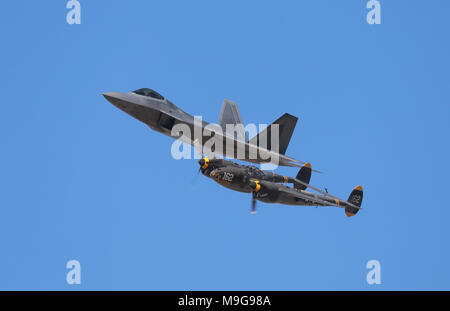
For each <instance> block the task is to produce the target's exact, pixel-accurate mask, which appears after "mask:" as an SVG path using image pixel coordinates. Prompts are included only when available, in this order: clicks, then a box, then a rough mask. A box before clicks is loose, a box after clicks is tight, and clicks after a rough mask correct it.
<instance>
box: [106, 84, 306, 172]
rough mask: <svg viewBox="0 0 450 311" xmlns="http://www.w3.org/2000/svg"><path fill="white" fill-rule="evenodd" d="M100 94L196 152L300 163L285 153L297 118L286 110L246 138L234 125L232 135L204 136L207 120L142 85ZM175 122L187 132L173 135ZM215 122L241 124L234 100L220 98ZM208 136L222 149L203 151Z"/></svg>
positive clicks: (283, 164)
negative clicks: (251, 136)
mask: <svg viewBox="0 0 450 311" xmlns="http://www.w3.org/2000/svg"><path fill="white" fill-rule="evenodd" d="M103 96H104V97H105V98H106V99H107V100H108V101H109V102H110V103H111V104H113V105H114V106H116V107H117V108H119V109H121V110H123V111H124V112H126V113H127V114H129V115H131V116H132V117H134V118H136V119H138V120H139V121H141V122H143V123H145V124H147V125H148V126H149V127H150V128H151V129H153V130H155V131H157V132H160V133H162V134H165V135H167V136H170V137H173V138H175V139H180V140H181V141H183V142H185V143H188V144H190V145H192V146H194V148H196V150H197V151H199V153H200V154H205V153H206V154H214V156H217V157H222V156H223V157H225V156H226V157H229V158H235V159H240V160H243V161H248V162H253V163H273V164H276V165H280V166H295V167H301V165H300V164H303V163H304V162H302V161H299V160H296V159H294V158H291V157H288V156H286V155H285V152H286V149H287V147H288V145H289V141H290V139H291V136H292V133H293V131H294V129H295V125H296V123H297V120H298V118H297V117H295V116H292V115H290V114H288V113H285V114H284V115H283V116H281V117H280V118H279V119H277V120H276V121H275V122H273V123H272V124H271V125H270V126H268V127H267V128H265V129H264V130H263V131H261V132H260V133H259V134H257V135H256V136H255V137H253V138H252V139H250V140H249V139H248V138H247V135H246V132H245V130H244V127H243V126H242V127H237V128H238V130H237V131H236V132H234V134H233V135H229V133H227V132H226V131H225V132H224V131H215V130H212V131H211V130H210V133H211V132H213V135H206V133H208V131H206V132H205V131H204V130H205V127H207V126H208V125H209V124H210V123H208V122H205V121H203V120H202V121H201V122H196V121H195V120H194V117H193V116H192V115H190V114H188V113H186V112H184V111H183V110H181V109H180V108H178V107H177V106H175V105H174V104H173V103H172V102H170V101H169V100H168V99H166V98H165V97H164V96H162V95H161V94H159V93H157V92H156V91H154V90H151V89H147V88H143V89H139V90H136V91H133V92H130V93H116V92H108V93H104V94H103ZM179 124H182V125H183V124H184V125H186V126H187V127H188V128H189V131H190V135H186V133H184V132H183V133H178V135H174V133H173V131H172V129H173V128H174V127H175V126H176V125H179ZM218 124H219V125H220V126H221V127H222V128H223V129H225V127H226V125H227V124H231V125H242V119H241V115H240V113H239V109H238V107H237V104H236V103H233V102H231V101H229V100H224V103H223V105H222V110H221V114H220V118H219V122H218ZM273 126H277V127H278V134H279V135H278V137H276V130H275V129H274V127H273ZM239 129H240V130H239ZM272 131H273V133H274V134H273V135H272ZM196 132H197V133H200V134H199V137H195V135H192V133H196ZM212 136H214V137H216V138H220V139H221V141H222V142H223V148H222V151H220V148H211V150H206V151H205V148H207V146H205V143H206V142H207V141H208V139H210V138H211V137H212ZM272 136H274V137H275V139H276V141H274V140H273V139H271V137H272ZM277 142H278V143H277ZM277 145H278V146H277ZM227 146H234V147H233V151H234V153H233V154H229V153H228V152H227ZM277 149H278V150H277ZM228 150H230V149H228ZM242 155H243V156H242Z"/></svg>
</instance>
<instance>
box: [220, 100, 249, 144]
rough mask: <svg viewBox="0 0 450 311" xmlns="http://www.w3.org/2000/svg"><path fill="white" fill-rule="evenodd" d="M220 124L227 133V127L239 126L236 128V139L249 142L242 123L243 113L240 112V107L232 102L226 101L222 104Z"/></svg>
mask: <svg viewBox="0 0 450 311" xmlns="http://www.w3.org/2000/svg"><path fill="white" fill-rule="evenodd" d="M218 124H219V125H220V126H221V127H222V130H223V131H224V132H225V131H226V130H227V127H226V125H227V124H230V125H239V126H237V127H235V128H236V132H235V134H234V136H235V138H240V139H243V140H244V141H248V137H247V134H246V132H245V130H244V125H243V123H242V118H241V113H240V112H239V108H238V105H237V104H236V103H235V102H232V101H231V100H228V99H224V100H223V104H222V110H221V111H220V116H219V122H218Z"/></svg>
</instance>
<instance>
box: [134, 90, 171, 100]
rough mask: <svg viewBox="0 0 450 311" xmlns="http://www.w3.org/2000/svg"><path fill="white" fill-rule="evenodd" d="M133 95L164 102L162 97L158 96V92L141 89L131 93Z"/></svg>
mask: <svg viewBox="0 0 450 311" xmlns="http://www.w3.org/2000/svg"><path fill="white" fill-rule="evenodd" d="M133 93H135V94H138V95H143V96H147V97H151V98H155V99H159V100H164V96H162V95H161V94H159V93H158V92H156V91H154V90H152V89H147V88H143V89H139V90H136V91H133Z"/></svg>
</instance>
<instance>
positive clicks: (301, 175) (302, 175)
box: [294, 163, 312, 190]
mask: <svg viewBox="0 0 450 311" xmlns="http://www.w3.org/2000/svg"><path fill="white" fill-rule="evenodd" d="M311 171H312V170H311V164H309V163H305V164H304V165H303V166H302V168H301V169H300V171H298V174H297V177H295V178H296V179H298V180H300V181H303V182H304V183H306V184H309V181H310V180H311ZM294 188H295V189H297V190H305V189H306V186H305V185H302V184H299V183H296V182H294Z"/></svg>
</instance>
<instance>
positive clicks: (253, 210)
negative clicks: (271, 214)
mask: <svg viewBox="0 0 450 311" xmlns="http://www.w3.org/2000/svg"><path fill="white" fill-rule="evenodd" d="M255 197H256V194H255V193H254V192H253V191H252V209H251V210H250V213H251V214H256V199H255Z"/></svg>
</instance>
